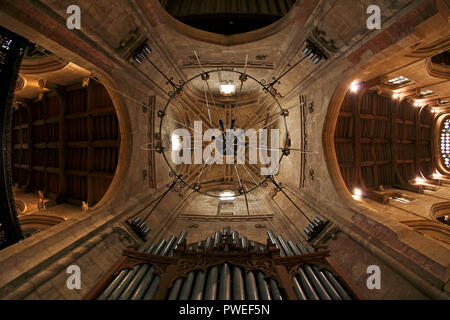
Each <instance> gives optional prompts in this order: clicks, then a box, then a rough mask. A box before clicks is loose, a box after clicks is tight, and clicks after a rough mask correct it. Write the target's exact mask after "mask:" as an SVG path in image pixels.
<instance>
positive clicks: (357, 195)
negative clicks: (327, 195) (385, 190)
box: [353, 188, 363, 200]
mask: <svg viewBox="0 0 450 320" xmlns="http://www.w3.org/2000/svg"><path fill="white" fill-rule="evenodd" d="M362 196H363V192H362V190H361V189H359V188H354V189H353V199H355V200H361V198H362Z"/></svg>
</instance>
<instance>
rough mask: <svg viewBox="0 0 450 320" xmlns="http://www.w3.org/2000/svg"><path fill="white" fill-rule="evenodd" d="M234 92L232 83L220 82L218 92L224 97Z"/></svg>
mask: <svg viewBox="0 0 450 320" xmlns="http://www.w3.org/2000/svg"><path fill="white" fill-rule="evenodd" d="M235 93H236V86H235V85H234V84H230V83H227V84H221V85H220V94H221V95H223V96H226V97H229V96H232V95H234V94H235Z"/></svg>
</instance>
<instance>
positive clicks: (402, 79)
mask: <svg viewBox="0 0 450 320" xmlns="http://www.w3.org/2000/svg"><path fill="white" fill-rule="evenodd" d="M408 81H409V79H408V78H406V77H404V76H398V77H396V78H393V79H391V80H389V81H388V83H389V84H390V85H398V84H403V83H406V82H408Z"/></svg>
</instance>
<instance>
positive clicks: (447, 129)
mask: <svg viewBox="0 0 450 320" xmlns="http://www.w3.org/2000/svg"><path fill="white" fill-rule="evenodd" d="M441 157H442V160H443V161H444V165H445V166H446V167H447V168H450V119H447V120H445V122H444V125H443V126H442V131H441Z"/></svg>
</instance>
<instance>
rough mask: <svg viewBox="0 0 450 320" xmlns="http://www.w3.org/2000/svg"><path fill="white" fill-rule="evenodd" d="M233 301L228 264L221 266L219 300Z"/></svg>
mask: <svg viewBox="0 0 450 320" xmlns="http://www.w3.org/2000/svg"><path fill="white" fill-rule="evenodd" d="M230 299H231V273H230V266H229V265H228V263H224V264H222V265H221V266H220V282H219V300H230Z"/></svg>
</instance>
